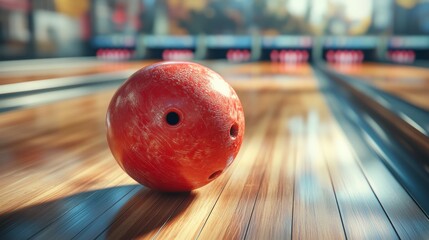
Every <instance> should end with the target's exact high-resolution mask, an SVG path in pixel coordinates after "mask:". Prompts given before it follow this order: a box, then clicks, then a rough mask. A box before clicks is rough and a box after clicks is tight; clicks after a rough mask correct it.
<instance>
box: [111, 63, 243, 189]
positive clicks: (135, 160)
mask: <svg viewBox="0 0 429 240" xmlns="http://www.w3.org/2000/svg"><path fill="white" fill-rule="evenodd" d="M106 125H107V139H108V143H109V147H110V149H111V151H112V153H113V156H114V157H115V159H116V161H117V162H118V163H119V165H120V166H121V167H122V168H123V169H124V170H125V172H127V173H128V175H130V176H131V177H132V178H133V179H135V180H136V181H137V182H139V183H141V184H142V185H145V186H147V187H149V188H152V189H156V190H160V191H169V192H177V191H190V190H192V189H196V188H199V187H201V186H204V185H206V184H208V183H209V182H211V181H213V180H214V179H215V178H217V177H218V176H219V175H220V174H221V173H222V172H224V171H225V170H226V169H227V168H228V167H229V166H230V165H231V163H232V162H233V161H234V158H235V157H236V155H237V153H238V151H239V149H240V146H241V143H242V140H243V134H244V127H245V126H244V114H243V108H242V106H241V102H240V100H239V98H238V97H237V95H236V93H235V91H234V90H233V89H232V87H231V86H230V85H229V84H228V83H227V82H225V81H224V80H223V79H222V77H221V76H220V75H219V74H217V73H216V72H214V71H212V70H210V69H208V68H206V67H204V66H202V65H199V64H196V63H189V62H163V63H157V64H154V65H151V66H148V67H145V68H143V69H141V70H139V71H137V72H136V73H134V74H133V75H132V76H131V77H130V78H129V79H128V80H127V81H126V82H125V83H124V84H123V85H122V86H121V87H120V88H119V89H118V91H117V92H116V93H115V95H114V96H113V98H112V100H111V102H110V105H109V108H108V111H107V116H106Z"/></svg>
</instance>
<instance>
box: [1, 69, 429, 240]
mask: <svg viewBox="0 0 429 240" xmlns="http://www.w3.org/2000/svg"><path fill="white" fill-rule="evenodd" d="M208 65H209V66H210V64H208ZM216 66H218V67H219V69H218V71H220V73H221V74H222V75H224V76H225V78H226V79H227V80H228V81H229V82H230V83H231V84H232V85H233V86H234V87H235V89H236V91H237V93H238V94H239V96H240V99H241V100H242V103H243V107H244V110H245V114H246V134H245V139H244V143H243V145H242V149H241V150H240V153H239V155H238V157H237V159H236V161H235V162H234V164H232V165H231V167H230V168H229V169H228V170H227V171H226V172H225V173H224V174H222V175H221V176H220V177H219V178H218V179H216V180H215V181H214V182H212V183H210V184H209V185H207V186H205V187H203V188H201V189H198V190H195V191H192V192H190V193H177V194H171V193H170V194H166V193H158V192H154V191H151V190H149V189H147V188H145V187H143V186H140V185H138V184H137V183H136V182H135V181H133V180H132V179H130V178H129V177H128V176H127V175H126V174H125V173H124V172H123V171H122V170H121V169H120V167H119V166H118V165H117V164H116V162H115V160H114V159H113V157H112V155H111V154H110V151H109V149H108V147H107V144H106V140H105V125H104V116H105V111H106V108H107V104H108V102H109V100H110V97H111V96H112V94H113V91H105V92H100V93H96V94H92V95H88V96H85V97H80V98H75V99H70V100H66V101H62V102H57V103H54V104H49V105H43V106H39V107H35V108H29V109H23V110H19V111H12V112H8V113H3V114H1V115H0V136H1V138H0V156H1V158H0V162H1V164H2V168H0V239H28V238H32V239H118V238H121V239H130V238H133V239H196V238H198V239H238V238H240V239H346V238H349V239H364V238H366V239H378V238H379V239H398V238H403V239H423V238H424V237H425V236H428V234H429V221H428V218H427V216H426V215H425V214H424V213H423V212H422V211H421V210H420V208H419V207H418V206H417V204H416V203H415V202H414V201H413V199H412V198H411V197H410V196H409V195H408V193H407V192H406V190H405V189H404V188H403V187H402V186H401V185H400V184H399V183H398V182H397V181H396V179H395V178H394V177H393V176H392V174H391V173H390V172H389V171H388V169H387V168H386V167H385V165H383V164H382V163H381V162H378V163H375V164H373V165H374V166H371V167H368V165H363V164H362V160H365V159H359V158H358V155H357V154H356V152H355V149H354V148H353V145H352V144H351V143H350V142H348V139H347V138H346V133H344V132H343V131H342V129H341V128H340V127H339V125H338V123H337V122H336V120H335V118H334V117H333V116H332V114H331V112H330V110H329V108H328V106H327V104H326V102H325V99H324V98H323V95H322V93H321V92H319V91H318V85H317V81H316V80H315V79H314V76H313V75H312V70H311V68H310V67H309V66H308V65H301V66H297V67H296V68H295V69H294V68H284V67H282V66H279V65H277V66H273V65H270V64H262V63H261V64H256V63H252V64H248V65H236V66H232V67H230V68H224V70H223V71H222V70H221V69H222V67H220V66H219V65H216ZM216 66H214V68H216ZM246 68H248V69H249V72H251V71H253V73H252V74H251V75H249V74H248V73H247V72H246V71H245V70H243V69H246ZM255 69H257V70H255ZM273 69H277V70H273ZM297 72H298V73H299V74H294V73H297ZM285 74H286V75H285ZM281 75H283V76H284V77H285V78H284V79H283V82H282V81H281V78H280V77H278V76H281ZM270 79H271V80H270ZM270 83H271V84H273V85H274V86H275V87H273V86H271V87H270ZM300 83H302V84H300ZM359 156H360V155H359Z"/></svg>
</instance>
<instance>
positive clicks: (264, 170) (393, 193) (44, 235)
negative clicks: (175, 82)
mask: <svg viewBox="0 0 429 240" xmlns="http://www.w3.org/2000/svg"><path fill="white" fill-rule="evenodd" d="M163 61H189V62H196V63H198V64H201V65H202V66H205V67H207V68H209V69H212V70H213V71H215V72H217V73H219V75H220V76H221V77H222V78H223V79H224V80H225V81H226V82H227V83H228V84H229V85H230V86H231V87H232V88H233V89H234V90H235V92H236V94H237V96H238V98H239V99H240V101H241V104H242V107H243V111H244V119H245V121H244V122H245V131H244V132H237V131H241V130H242V129H244V126H243V125H240V126H238V125H237V126H238V128H237V127H236V128H232V127H230V126H231V125H228V129H227V130H226V131H223V130H222V131H220V130H219V129H212V128H211V127H213V126H215V125H216V124H217V123H218V122H216V121H215V120H216V119H215V120H213V119H207V117H208V116H209V114H205V113H203V112H201V113H200V114H199V115H198V117H200V119H201V122H198V123H197V124H196V125H198V124H199V125H200V126H202V125H203V124H205V125H204V126H205V127H206V128H209V130H210V131H204V134H206V135H205V136H207V135H209V134H212V133H213V132H219V134H221V133H222V134H223V133H225V134H226V135H225V136H223V135H222V137H225V139H226V140H225V141H223V140H222V143H219V144H218V146H219V147H218V149H217V151H216V154H217V155H219V156H220V155H222V156H223V157H225V159H228V160H227V161H228V162H227V164H224V165H225V166H223V165H222V167H219V166H220V165H219V166H218V165H216V169H211V168H210V169H209V168H207V169H204V171H198V172H197V171H195V169H193V170H194V172H192V169H191V170H189V169H179V168H176V169H174V168H168V170H166V169H167V168H163V167H162V166H161V167H159V168H156V169H158V170H160V171H161V172H163V173H169V172H174V173H176V175H177V176H178V177H177V179H182V181H183V182H178V184H176V185H180V184H184V183H186V182H185V180H183V179H186V177H189V175H192V174H193V173H194V174H197V175H198V176H199V177H201V179H203V180H201V181H200V182H201V183H202V182H204V183H205V184H207V185H205V186H202V185H203V184H200V185H198V186H202V187H200V188H198V189H193V190H192V191H182V192H175V193H165V192H162V191H158V190H154V189H151V188H149V187H148V186H144V185H142V184H140V183H138V182H137V181H136V180H134V179H133V178H132V177H130V176H129V175H128V174H127V173H126V172H125V171H124V170H123V169H122V168H121V167H122V165H121V163H120V164H118V162H117V161H116V160H118V159H116V160H115V157H114V155H115V154H116V155H117V156H119V155H120V153H115V150H117V149H112V151H111V149H110V147H109V145H108V140H107V137H106V132H107V131H108V129H107V128H108V125H109V123H108V122H107V120H106V116H107V111H108V108H109V104H110V101H111V100H112V99H116V101H117V102H118V103H117V105H118V106H119V103H121V102H125V103H126V102H127V101H128V100H129V99H132V98H133V97H135V95H136V94H137V96H140V97H141V99H145V96H147V95H146V94H150V93H152V92H156V91H151V92H150V91H149V93H144V92H138V93H134V96H132V94H130V93H129V92H127V91H128V90H127V91H125V92H124V93H123V95H121V97H120V99H119V100H118V99H117V98H114V94H115V92H116V91H117V90H118V89H119V88H120V87H121V86H123V84H124V82H125V81H127V79H129V78H130V76H132V75H133V74H134V73H135V72H136V71H138V70H139V69H142V68H144V67H146V66H149V65H152V64H155V63H158V62H163ZM186 66H187V67H189V65H186V64H185V65H184V67H183V69H185V70H183V69H181V70H183V71H187V70H186ZM134 76H136V75H134ZM169 76H170V77H171V76H172V77H171V78H174V77H176V76H175V74H174V73H170V75H169ZM191 77H192V80H193V81H194V82H196V83H195V84H196V85H198V81H195V79H197V78H198V77H200V78H198V79H203V80H204V77H206V76H203V75H201V76H191ZM178 78H179V77H178ZM135 79H137V80H135V81H136V82H137V83H136V84H137V85H138V81H141V82H142V83H141V84H143V83H147V81H151V80H153V79H149V80H148V79H140V78H139V77H138V75H137V77H136V78H135ZM158 80H159V79H158ZM161 80H162V79H161ZM161 80H160V81H161ZM181 80H183V79H181ZM183 81H185V80H183ZM204 81H205V80H204ZM166 83H167V81H166ZM133 84H134V83H133ZM222 84H224V83H222ZM222 84H220V85H222ZM213 85H214V86H215V87H214V88H216V86H217V87H219V85H216V84H213ZM133 86H134V85H133ZM222 86H223V87H222ZM222 86H221V88H223V89H226V88H225V86H227V85H222ZM163 87H165V89H167V84H166V86H163ZM136 89H139V88H136ZM228 89H229V88H228ZM168 90H171V91H172V92H173V91H174V89H168ZM209 90H210V89H209ZM209 90H208V91H209ZM210 91H211V90H210ZM215 91H217V90H216V89H215ZM159 92H161V93H159ZM167 92H168V91H167V90H166V91H165V94H167ZM157 93H159V94H160V95H162V94H163V93H162V91H158V92H157ZM138 94H140V95H138ZM183 95H186V94H183ZM194 95H195V96H196V95H197V94H194ZM194 95H192V96H182V97H183V102H186V101H188V100H189V98H190V97H195V96H194ZM234 96H235V95H234ZM121 99H122V100H121ZM127 99H128V100H127ZM234 99H235V97H234ZM146 102H148V103H151V101H146ZM152 102H154V101H152ZM115 104H116V103H115ZM142 104H143V103H142ZM171 104H173V103H171ZM236 105H237V104H236ZM112 106H114V107H116V105H112ZM224 107H225V108H226V107H227V106H224ZM112 108H113V107H112ZM218 108H220V107H218ZM152 109H155V110H154V111H156V110H157V109H160V108H152ZM172 109H173V110H174V109H176V108H172ZM188 109H194V108H188ZM195 109H196V108H195ZM207 109H209V108H208V107H207ZM176 110H177V111H176V112H174V111H173V113H176V114H177V116H176V117H177V119H176V121H179V122H180V121H181V120H183V119H184V121H185V120H186V117H185V118H181V117H182V116H186V114H187V112H183V111H182V110H183V109H176ZM124 112H126V111H124ZM179 113H180V114H179ZM147 114H150V113H147ZM157 114H158V115H157V116H167V115H168V114H167V113H160V112H158V113H157ZM181 114H183V115H181ZM122 115H126V114H122ZM121 117H122V116H120V117H117V119H119V120H121ZM125 117H130V116H124V118H125ZM149 119H150V117H149ZM159 119H161V120H165V121H167V123H168V120H167V119H163V118H162V117H160V118H159ZM119 120H118V122H117V123H116V126H124V129H126V127H128V125H122V122H121V121H119ZM133 120H134V119H133ZM136 121H138V120H135V121H134V122H136ZM124 122H126V121H124ZM129 122H133V121H128V122H127V123H129ZM213 122H215V123H213ZM237 122H238V123H240V124H241V122H242V121H241V120H240V121H237ZM162 123H165V122H162ZM212 123H213V124H212ZM228 124H230V123H229V122H228ZM170 125H171V124H170ZM217 125H220V124H217ZM217 125H216V126H217ZM181 126H183V125H180V124H177V126H170V127H171V128H165V129H162V131H155V132H156V133H155V134H157V133H159V134H161V133H162V132H163V131H164V130H165V131H167V130H168V131H170V130H171V131H173V130H174V129H176V130H177V129H179V130H180V127H181ZM167 127H169V126H167ZM118 128H119V127H118ZM116 130H117V129H116ZM158 130H159V129H158ZM112 132H113V131H112ZM191 132H193V133H195V132H196V131H195V129H191V130H189V131H182V132H181V134H182V136H181V137H182V138H183V139H185V140H186V139H195V138H194V137H196V136H192V138H191V137H190V136H189V134H191ZM170 133H171V134H170V135H169V136H175V137H177V136H178V135H179V134H177V132H170ZM151 134H152V133H151ZM204 134H201V135H204ZM237 134H238V135H237ZM137 135H138V134H137ZM236 135H237V136H240V137H239V138H240V143H241V137H243V139H242V140H243V142H242V144H241V147H237V149H239V151H238V155H237V156H236V158H235V160H234V157H231V156H235V154H236V152H234V154H226V153H225V152H223V150H219V149H220V146H221V145H222V144H228V143H229V142H228V141H230V140H231V141H233V140H234V138H235V137H236ZM219 136H220V135H219ZM140 137H141V136H137V137H136V138H135V139H137V140H136V141H135V142H134V143H135V144H136V145H134V148H133V149H131V150H134V151H135V152H138V151H137V150H136V149H137V147H136V146H138V147H139V148H140V149H143V150H147V149H148V148H149V147H153V146H154V145H156V144H151V143H153V141H152V140H154V139H155V138H156V137H159V136H158V135H157V136H154V134H152V135H151V136H145V139H144V140H145V142H141V141H138V139H142V137H141V138H140ZM197 137H198V136H197ZM112 138H114V137H112ZM160 138H162V139H163V140H165V141H166V142H168V141H169V140H171V139H170V137H165V136H161V137H160ZM216 139H224V138H220V137H212V138H210V140H211V142H214V141H218V140H216ZM111 141H112V142H114V141H115V142H116V141H117V142H118V145H120V144H121V143H122V142H121V141H122V140H118V139H113V140H111ZM185 142H186V141H185ZM219 142H220V141H219ZM181 145H182V146H181V147H183V148H185V147H189V148H192V149H193V150H195V152H198V151H200V152H203V151H204V150H205V149H194V148H196V147H195V146H196V144H194V145H193V144H192V142H191V140H189V141H187V142H186V144H181ZM201 148H204V147H201ZM237 149H236V150H237ZM158 150H159V151H158V152H157V153H159V154H158V155H156V154H153V152H151V151H147V152H146V153H147V155H151V157H153V159H157V157H159V158H161V157H162V154H163V153H164V152H163V150H164V148H160V149H158ZM186 151H190V150H189V149H175V150H174V151H171V152H175V153H178V154H179V153H181V152H186ZM142 152H145V151H140V152H138V153H137V154H136V155H138V154H140V155H142V154H143V153H142ZM152 155H156V156H152ZM213 156H215V154H213ZM213 156H212V157H213ZM120 157H122V156H120ZM207 159H208V158H207ZM207 159H206V160H207ZM225 159H223V160H225ZM125 160H127V159H125ZM125 160H124V161H125ZM187 160H188V161H189V162H191V163H192V161H191V160H189V159H187ZM177 161H178V162H181V161H184V159H181V158H179V157H178V159H177ZM225 161H226V160H225ZM225 161H224V162H225ZM135 162H137V163H136V165H137V166H138V165H139V164H138V163H139V161H138V160H137V161H135ZM211 163H212V162H211ZM199 164H200V165H199V166H208V165H210V164H206V165H205V162H204V159H203V160H201V159H200V160H199ZM149 165H150V164H149ZM212 165H213V164H212ZM213 166H214V165H213ZM133 170H134V169H132V170H131V171H129V172H133ZM176 170H177V171H176ZM136 172H137V174H138V173H142V172H139V171H137V170H136ZM183 172H186V173H187V174H188V176H184V174H183ZM181 174H182V175H181ZM143 175H144V171H143ZM147 176H149V174H147V175H146V176H145V177H146V178H147V179H146V180H147V182H150V181H160V182H161V185H162V184H164V186H165V188H163V189H179V188H173V187H174V186H173V185H172V184H170V183H169V181H171V179H170V178H168V177H166V179H164V180H165V181H164V180H163V179H162V178H161V180H159V179H157V180H155V179H153V178H150V177H147ZM142 182H144V181H142ZM157 183H159V182H157ZM148 185H149V184H148ZM155 185H156V184H153V186H155ZM195 186H196V185H195ZM180 189H182V190H183V189H187V190H189V188H180ZM428 238H429V0H0V239H428Z"/></svg>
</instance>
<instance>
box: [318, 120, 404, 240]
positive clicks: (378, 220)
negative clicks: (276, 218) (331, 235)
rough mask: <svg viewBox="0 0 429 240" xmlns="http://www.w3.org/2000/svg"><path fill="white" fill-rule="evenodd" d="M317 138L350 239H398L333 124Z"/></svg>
mask: <svg viewBox="0 0 429 240" xmlns="http://www.w3.org/2000/svg"><path fill="white" fill-rule="evenodd" d="M325 127H326V130H327V131H326V132H325V134H324V135H322V136H321V138H320V144H321V146H322V149H323V150H324V151H323V153H324V158H325V160H326V163H327V165H328V168H329V172H330V175H331V178H332V183H333V187H334V189H335V194H336V199H337V201H338V205H339V208H340V211H341V217H342V221H343V224H344V229H345V231H346V235H347V238H350V239H398V235H397V234H396V232H395V229H394V228H393V226H392V224H391V223H390V220H389V218H388V217H387V215H386V213H385V212H384V209H383V207H382V206H381V205H380V203H379V201H378V199H377V196H376V195H375V194H374V192H373V191H372V189H371V186H370V185H369V183H368V181H367V180H366V177H365V175H364V174H363V173H362V172H361V169H360V167H359V166H358V164H357V163H356V162H355V159H354V155H353V154H352V152H351V149H350V147H351V146H350V144H349V142H348V141H347V139H345V138H344V136H342V133H340V130H339V129H338V126H336V124H335V123H332V124H327V125H326V126H325Z"/></svg>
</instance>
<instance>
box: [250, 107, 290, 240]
mask: <svg viewBox="0 0 429 240" xmlns="http://www.w3.org/2000/svg"><path fill="white" fill-rule="evenodd" d="M288 104H291V103H288ZM286 109H288V107H286ZM280 119H281V120H282V121H281V123H280V127H279V131H278V133H277V135H276V139H275V143H274V144H275V145H274V147H273V150H272V160H271V162H269V163H267V165H268V166H267V170H266V173H265V174H264V177H263V179H262V182H261V187H260V191H259V193H258V197H257V199H256V203H255V208H254V210H253V214H252V217H251V220H250V223H249V226H248V230H247V233H246V236H247V238H248V239H290V237H291V235H292V206H293V205H292V204H293V188H294V187H293V185H294V177H295V174H294V172H295V171H294V169H295V161H296V152H297V151H298V149H297V147H296V146H297V136H295V135H293V134H290V133H289V132H288V131H286V130H287V128H286V126H287V123H288V122H290V121H294V118H293V114H291V112H290V111H287V110H283V114H282V116H281V117H280Z"/></svg>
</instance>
